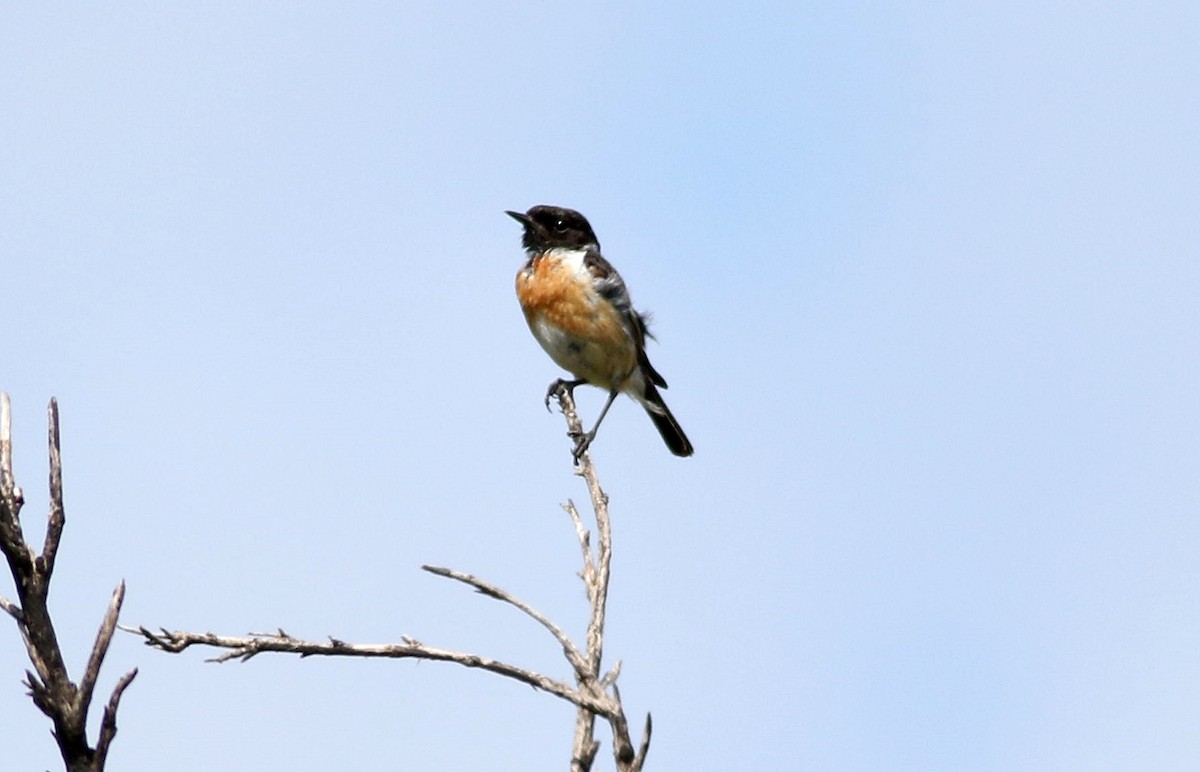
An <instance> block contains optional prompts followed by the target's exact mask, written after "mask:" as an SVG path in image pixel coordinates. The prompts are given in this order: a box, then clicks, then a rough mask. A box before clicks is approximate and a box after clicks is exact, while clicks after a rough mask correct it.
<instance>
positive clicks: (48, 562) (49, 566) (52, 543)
mask: <svg viewBox="0 0 1200 772" xmlns="http://www.w3.org/2000/svg"><path fill="white" fill-rule="evenodd" d="M47 413H48V419H47V420H48V423H49V425H50V430H49V435H50V436H49V438H48V444H49V446H50V515H49V517H48V518H47V522H46V541H45V543H44V544H43V546H42V554H41V557H39V558H38V563H39V564H40V566H41V569H42V573H43V574H44V575H45V577H46V578H45V581H46V582H49V581H50V575H51V574H53V573H54V560H55V558H57V557H58V543H59V541H61V540H62V532H63V526H64V525H66V522H67V518H66V514H65V511H64V509H63V481H62V447H61V442H62V438H61V436H60V434H59V430H58V400H56V399H51V400H50V407H49V408H48V409H47Z"/></svg>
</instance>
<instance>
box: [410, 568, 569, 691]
mask: <svg viewBox="0 0 1200 772" xmlns="http://www.w3.org/2000/svg"><path fill="white" fill-rule="evenodd" d="M421 568H422V569H423V570H425V571H428V572H429V573H431V574H437V575H438V576H444V577H446V578H448V579H454V580H456V581H459V582H462V583H463V584H469V585H470V586H472V587H474V588H475V589H476V590H477V591H478V592H481V593H483V594H484V595H487V596H488V597H491V598H495V599H496V600H499V601H503V602H505V603H508V604H509V605H511V606H513V607H515V608H517V609H519V610H520V611H522V612H524V613H525V614H526V615H528V616H529V617H531V618H533V619H534V620H536V621H537V623H538V624H540V625H541V626H542V627H544V628H546V629H547V630H548V631H549V632H550V634H551V635H553V636H554V639H555V640H556V641H558V642H559V644H560V645H561V646H562V648H563V654H565V655H566V657H567V661H568V662H570V663H571V667H572V668H573V669H574V670H575V671H576V672H577V673H586V672H587V663H586V661H585V660H584V658H583V655H582V654H580V653H579V649H576V648H575V644H573V643H571V639H570V638H568V637H567V634H566V633H564V632H563V631H562V628H561V627H559V626H558V625H556V624H554V623H553V622H551V621H550V620H549V619H547V618H546V616H545V615H544V614H542V613H541V612H540V611H538V610H537V609H535V608H534V607H532V606H530V605H529V604H528V603H526V602H525V601H523V600H521V599H520V598H518V597H516V596H514V595H512V594H511V593H509V592H507V591H505V590H502V589H500V588H499V587H496V586H495V585H493V584H489V583H487V582H485V581H483V580H482V579H479V578H477V577H474V576H472V575H470V574H465V573H463V572H462V571H455V570H454V569H453V568H442V567H440V566H429V565H424V566H421Z"/></svg>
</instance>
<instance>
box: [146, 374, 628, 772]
mask: <svg viewBox="0 0 1200 772" xmlns="http://www.w3.org/2000/svg"><path fill="white" fill-rule="evenodd" d="M555 396H556V397H557V398H558V402H559V405H560V406H561V407H562V411H563V415H564V416H565V417H566V421H567V428H568V435H571V436H578V435H579V434H580V433H582V431H583V427H582V425H581V423H580V421H579V416H578V415H577V413H576V412H575V403H574V400H572V398H571V394H570V392H569V391H568V390H566V389H563V388H559V389H558V390H557V392H556V393H555ZM575 473H576V474H578V475H579V476H581V477H582V478H583V479H584V481H585V483H586V484H587V489H588V495H589V497H590V498H591V501H592V510H593V513H594V515H595V518H596V529H597V533H598V537H599V548H598V550H593V549H592V545H591V535H590V533H589V531H588V528H587V526H586V525H585V524H584V521H583V518H582V516H581V515H580V513H579V511H578V509H577V508H576V506H575V504H574V502H571V501H568V502H567V504H566V505H564V507H563V509H565V510H566V512H567V514H568V515H569V516H570V518H571V521H572V523H573V524H574V526H575V534H576V537H577V538H578V541H579V547H580V552H581V555H582V558H583V569H582V570H581V571H580V577H581V578H582V579H583V582H584V586H585V587H586V589H587V596H588V600H589V602H590V606H591V613H590V615H589V618H588V627H587V641H586V644H587V645H586V647H585V648H583V649H580V648H579V647H578V646H577V645H576V644H575V643H574V642H572V641H571V639H570V638H569V637H568V636H567V634H566V633H565V632H564V631H563V630H562V628H561V627H559V626H558V625H556V624H555V623H554V622H552V621H550V620H549V619H548V618H547V617H546V616H545V615H543V614H542V613H541V612H539V611H538V610H537V609H535V608H533V607H532V606H531V605H529V604H528V603H526V602H525V601H523V600H521V599H520V598H518V597H516V596H515V595H513V594H511V593H509V592H508V591H506V590H503V589H501V588H500V587H497V586H496V585H494V584H491V583H489V582H486V581H484V580H482V579H479V578H478V577H475V576H472V575H471V574H467V573H463V572H461V571H457V570H455V569H451V568H443V567H440V566H429V565H426V566H422V568H423V569H424V570H425V571H428V572H429V573H432V574H435V575H437V576H442V577H445V578H447V579H453V580H455V581H457V582H461V583H463V584H466V585H468V586H470V587H473V588H475V590H476V591H477V592H479V593H482V594H483V595H486V596H488V597H491V598H494V599H496V600H499V601H501V602H503V603H507V604H508V605H510V606H512V607H513V608H515V609H517V610H518V611H520V612H522V613H523V614H525V615H526V616H528V617H530V618H531V619H533V620H534V621H536V622H537V623H538V624H539V625H541V626H542V627H543V628H545V629H546V631H547V632H548V633H550V635H552V636H553V637H554V639H555V640H556V641H557V642H558V643H559V645H560V646H561V647H562V650H563V655H564V657H565V658H566V660H567V663H568V664H569V665H570V666H571V670H572V672H573V674H574V681H575V683H574V685H573V686H572V685H571V684H569V683H566V682H564V681H560V680H556V679H553V678H550V677H548V676H545V675H542V674H541V673H537V672H534V671H532V670H527V669H525V668H521V667H517V666H515V665H510V664H508V663H505V662H500V661H497V660H494V659H489V658H487V657H483V656H480V655H477V654H470V653H467V652H461V651H454V650H450V649H440V648H434V647H432V646H427V645H425V644H424V643H421V642H420V641H417V640H416V639H414V638H410V637H407V636H405V637H403V638H402V642H401V643H391V644H355V643H347V642H345V641H341V640H338V639H336V638H330V639H329V640H328V641H327V642H317V641H306V640H301V639H299V638H294V637H292V636H291V635H288V634H287V633H285V632H284V631H283V630H277V631H276V632H275V633H251V634H249V635H247V636H225V635H214V634H213V633H192V632H184V631H169V630H166V629H160V631H159V632H153V631H151V630H149V629H147V628H145V627H137V628H129V627H122V629H123V630H127V631H129V632H132V633H136V634H138V635H140V636H141V637H142V639H143V641H144V642H145V643H146V645H148V646H152V647H154V648H157V649H161V650H162V651H167V652H173V653H174V652H181V651H183V650H184V649H187V648H189V647H191V646H207V647H211V648H217V649H224V650H225V653H224V654H221V655H219V656H217V657H214V658H212V659H211V660H210V661H213V662H227V661H229V660H231V659H238V660H241V661H246V660H249V659H251V658H253V657H255V656H257V655H258V654H262V653H264V652H277V653H289V654H298V655H300V656H302V657H310V656H339V657H387V658H393V659H404V658H413V659H428V660H438V661H442V662H453V663H455V664H458V665H462V666H464V667H474V668H480V669H482V670H487V671H488V672H491V673H495V674H497V675H502V676H505V677H506V678H512V679H514V680H516V681H519V682H521V683H525V684H528V685H529V686H532V687H533V688H535V689H539V690H541V691H544V692H547V693H549V694H553V695H554V696H556V697H559V698H560V699H563V700H566V701H567V702H570V703H571V704H573V705H575V706H576V709H577V713H576V722H575V737H574V742H573V748H572V754H571V765H570V769H571V772H588V771H589V770H591V768H592V764H593V762H594V760H595V757H596V753H597V752H598V751H599V748H600V743H599V742H598V741H596V740H595V737H594V729H595V721H596V718H597V717H599V718H602V719H604V720H605V721H607V722H608V724H609V726H610V728H611V730H612V734H613V757H614V758H615V760H616V768H617V770H618V772H641V770H642V768H643V765H644V763H645V761H646V754H647V752H648V751H649V749H650V732H651V722H650V716H649V715H647V716H646V724H645V727H644V728H643V731H642V737H641V741H640V743H639V744H638V746H637V747H636V748H635V747H634V745H633V742H632V740H631V739H630V735H629V724H628V721H627V720H626V718H625V710H624V708H623V707H622V704H621V693H620V691H619V690H618V689H617V684H616V680H617V676H618V675H619V673H620V663H619V662H618V663H617V665H616V666H614V667H613V669H612V670H610V671H609V672H607V673H601V664H602V660H603V648H604V620H605V611H606V606H607V602H608V582H609V567H610V563H611V560H612V524H611V521H610V520H609V516H608V496H607V495H606V494H605V493H604V491H603V490H602V489H601V487H600V482H599V480H598V479H597V478H596V472H595V469H594V467H593V466H592V462H591V458H590V457H589V455H588V454H587V453H586V452H585V453H583V454H582V455H581V456H580V458H579V460H578V463H577V465H576V467H575Z"/></svg>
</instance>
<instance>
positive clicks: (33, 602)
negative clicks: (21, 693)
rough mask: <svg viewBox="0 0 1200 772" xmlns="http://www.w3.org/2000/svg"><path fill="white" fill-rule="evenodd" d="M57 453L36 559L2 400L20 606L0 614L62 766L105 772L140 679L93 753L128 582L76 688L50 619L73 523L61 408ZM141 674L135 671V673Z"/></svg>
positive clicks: (2, 485)
mask: <svg viewBox="0 0 1200 772" xmlns="http://www.w3.org/2000/svg"><path fill="white" fill-rule="evenodd" d="M49 425H50V430H49V455H50V475H49V488H50V512H49V515H48V518H47V525H46V540H45V544H44V546H43V549H42V554H41V555H40V556H36V557H35V554H34V551H33V548H32V547H31V546H29V544H27V543H26V542H25V537H24V535H23V533H22V530H21V521H20V510H21V507H22V506H23V505H24V503H25V499H24V496H23V495H22V493H21V489H20V488H18V487H17V486H16V483H15V481H14V479H13V471H12V414H11V405H10V402H9V398H8V395H7V394H0V551H2V552H3V553H4V557H5V558H6V560H7V562H8V567H9V571H11V573H12V577H13V584H14V585H15V587H16V590H17V602H13V601H10V600H8V599H6V598H0V608H3V610H4V611H5V612H6V613H7V614H8V615H9V616H10V617H12V618H13V619H14V620H16V623H17V629H18V630H19V631H20V633H21V638H22V639H23V640H24V642H25V650H26V651H27V652H28V654H29V661H30V663H31V664H32V665H33V669H32V670H27V671H26V673H25V674H26V680H25V685H26V686H27V687H28V688H29V696H30V698H31V699H32V700H33V703H34V705H36V706H37V707H38V709H39V710H41V711H42V712H43V713H45V714H46V715H47V716H48V717H49V718H50V720H51V721H52V722H53V723H54V739H55V741H56V742H57V743H58V748H59V752H60V753H61V755H62V758H63V763H64V764H65V765H66V768H67V769H68V770H70V772H101V770H103V769H104V760H105V758H106V756H107V752H108V745H109V743H111V742H112V738H113V736H114V735H115V734H116V710H117V705H118V703H119V702H120V697H121V694H122V693H123V692H124V691H125V689H126V688H127V687H128V686H129V683H130V682H131V681H132V680H133V673H129V674H126V676H125V677H124V678H122V679H121V680H120V681H119V682H118V683H117V687H116V689H115V690H114V692H113V695H112V698H111V699H110V700H109V704H108V708H107V709H106V710H105V717H104V720H103V721H102V722H101V743H102V746H103V750H102V751H101V750H100V749H99V747H98V748H97V749H96V750H93V749H92V748H91V747H90V746H89V745H88V739H87V711H88V707H89V706H90V704H91V699H92V694H93V692H94V691H95V688H96V679H97V678H98V677H99V674H100V666H101V664H102V663H103V661H104V655H105V654H106V653H107V651H108V646H109V643H110V642H111V641H112V636H113V630H114V629H115V628H116V624H117V616H118V614H119V613H120V609H121V602H122V600H123V599H124V596H125V584H124V583H123V582H122V583H121V585H120V587H118V588H117V591H116V592H115V593H114V594H113V599H112V601H111V602H110V603H109V608H108V612H107V613H106V614H105V616H104V621H103V623H102V624H101V626H100V631H99V633H98V634H97V636H96V643H95V645H94V646H93V647H92V651H91V655H90V656H89V658H88V663H87V666H86V668H85V669H84V675H83V680H82V682H81V685H80V686H76V685H75V684H74V683H73V682H72V681H71V678H70V675H69V674H68V673H67V667H66V664H65V662H64V660H63V655H62V650H61V649H60V648H59V645H58V636H57V634H56V633H55V631H54V622H53V621H52V620H51V618H50V611H49V608H48V606H47V598H48V596H49V594H50V577H51V575H52V573H53V572H54V561H55V556H56V555H57V553H58V545H59V542H60V540H61V538H62V531H63V525H64V524H65V522H66V518H65V515H64V510H63V490H62V455H61V451H60V436H59V425H58V403H57V402H56V401H55V400H51V401H50V406H49ZM135 672H136V671H135Z"/></svg>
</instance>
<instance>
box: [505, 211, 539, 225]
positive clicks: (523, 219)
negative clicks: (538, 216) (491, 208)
mask: <svg viewBox="0 0 1200 772" xmlns="http://www.w3.org/2000/svg"><path fill="white" fill-rule="evenodd" d="M504 213H505V214H506V215H508V216H509V217H511V218H513V219H514V220H516V221H517V222H519V223H521V224H522V225H524V226H526V227H529V226H530V225H532V224H533V220H531V219H529V215H527V214H525V213H524V212H511V211H508V210H505V211H504Z"/></svg>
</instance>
